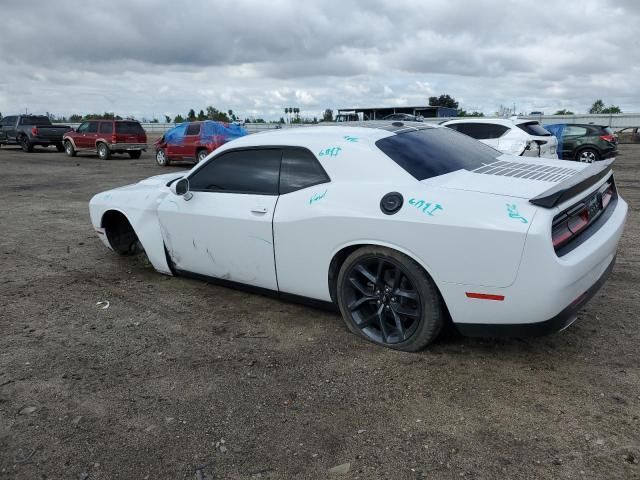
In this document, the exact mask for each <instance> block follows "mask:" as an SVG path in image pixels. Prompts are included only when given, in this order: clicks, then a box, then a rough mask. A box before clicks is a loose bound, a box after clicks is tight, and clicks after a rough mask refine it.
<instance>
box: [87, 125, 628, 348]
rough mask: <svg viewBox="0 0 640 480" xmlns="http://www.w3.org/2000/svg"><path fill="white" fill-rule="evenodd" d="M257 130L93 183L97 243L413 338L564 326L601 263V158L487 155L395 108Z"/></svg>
mask: <svg viewBox="0 0 640 480" xmlns="http://www.w3.org/2000/svg"><path fill="white" fill-rule="evenodd" d="M369 123H370V124H371V125H373V126H374V128H365V127H343V126H329V127H313V128H300V129H286V130H279V131H271V132H266V133H260V134H255V135H248V136H246V137H242V138H239V139H236V140H233V141H231V142H229V143H227V144H225V145H223V146H222V147H220V148H219V149H217V150H216V151H215V152H213V153H212V154H210V155H209V156H208V157H207V158H206V159H205V160H204V161H203V162H201V163H199V164H198V165H196V166H195V167H194V168H193V169H191V170H190V171H183V172H174V173H170V174H165V175H159V176H156V177H151V178H149V179H146V180H142V181H140V182H139V183H136V184H133V185H128V186H125V187H121V188H116V189H114V190H109V191H106V192H103V193H99V194H97V195H95V196H94V197H93V198H92V199H91V203H90V211H91V221H92V223H93V226H94V228H95V230H96V231H97V233H98V235H99V238H101V239H102V241H103V242H104V244H105V245H106V246H107V247H109V248H111V249H113V250H115V251H116V252H118V253H120V254H125V255H126V254H131V253H134V252H135V251H136V248H137V247H138V245H139V244H141V246H142V247H143V248H144V251H145V252H146V254H147V256H148V258H149V261H150V262H151V263H152V264H153V266H154V267H155V268H156V269H157V270H158V271H160V272H162V273H165V274H167V275H186V276H192V277H197V278H203V279H213V280H217V281H219V282H222V283H224V284H228V285H236V286H239V285H244V286H248V287H251V289H254V290H255V289H258V290H259V291H271V292H277V293H278V294H283V295H285V296H293V298H300V297H304V298H307V299H315V300H320V301H326V302H333V303H335V304H337V305H338V307H339V309H340V311H341V313H342V315H343V317H344V320H345V322H346V324H347V326H348V327H349V328H350V329H351V330H352V331H353V332H355V333H357V334H358V335H360V336H362V337H364V338H367V339H369V340H371V341H373V342H376V343H378V344H381V345H385V346H388V347H391V348H395V349H398V350H405V351H415V350H418V349H420V348H422V347H424V346H425V345H427V344H428V343H429V342H431V341H432V340H434V339H435V338H436V336H437V335H438V332H439V331H440V329H441V327H442V325H443V324H444V323H445V322H447V321H449V320H448V319H449V318H450V319H451V320H452V321H453V323H454V325H455V327H456V328H457V329H458V330H459V331H460V332H461V333H463V334H469V335H491V336H494V335H518V336H519V335H531V334H541V333H546V332H550V331H556V330H559V329H562V328H564V327H566V326H568V325H569V324H570V323H571V322H572V321H573V320H574V319H575V318H576V313H577V311H578V310H579V309H580V308H581V307H582V305H583V304H584V303H585V302H586V301H587V300H588V299H589V298H590V297H591V296H592V295H593V294H594V293H595V292H596V291H597V289H598V288H599V287H600V286H601V285H602V283H603V282H604V279H605V277H606V275H607V274H608V272H609V271H610V270H611V268H612V266H613V263H614V258H615V255H616V248H617V245H618V240H619V239H620V235H621V234H622V230H623V227H624V222H625V217H626V214H627V204H626V203H625V202H624V201H623V200H622V198H620V197H619V196H618V194H617V192H616V187H615V183H614V181H613V176H612V172H611V167H610V165H608V164H605V163H598V164H578V163H574V162H564V161H552V160H547V159H538V158H523V157H516V156H508V155H501V154H500V153H499V152H497V151H496V150H494V149H492V148H489V147H487V146H486V145H483V144H482V143H480V142H477V141H475V140H473V139H471V138H469V137H467V136H465V135H462V134H459V133H457V132H455V131H453V130H451V129H448V128H441V127H433V126H429V125H426V124H423V125H418V126H411V127H407V126H406V125H403V124H402V123H401V122H394V123H392V124H383V125H380V124H376V123H375V122H369Z"/></svg>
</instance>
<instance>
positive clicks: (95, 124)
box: [87, 122, 98, 133]
mask: <svg viewBox="0 0 640 480" xmlns="http://www.w3.org/2000/svg"><path fill="white" fill-rule="evenodd" d="M97 131H98V122H89V125H88V126H87V133H96V132H97Z"/></svg>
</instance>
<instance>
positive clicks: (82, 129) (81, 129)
mask: <svg viewBox="0 0 640 480" xmlns="http://www.w3.org/2000/svg"><path fill="white" fill-rule="evenodd" d="M87 128H89V122H84V123H81V124H80V126H79V127H78V133H87Z"/></svg>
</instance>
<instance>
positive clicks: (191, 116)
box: [187, 108, 196, 122]
mask: <svg viewBox="0 0 640 480" xmlns="http://www.w3.org/2000/svg"><path fill="white" fill-rule="evenodd" d="M195 119H196V111H195V110H194V109H193V108H192V109H190V110H189V113H187V120H189V121H190V122H193V121H194V120H195Z"/></svg>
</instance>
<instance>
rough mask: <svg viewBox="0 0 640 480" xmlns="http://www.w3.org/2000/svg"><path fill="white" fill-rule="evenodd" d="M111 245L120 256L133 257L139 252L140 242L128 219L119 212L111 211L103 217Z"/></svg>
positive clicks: (103, 223) (103, 225) (103, 226)
mask: <svg viewBox="0 0 640 480" xmlns="http://www.w3.org/2000/svg"><path fill="white" fill-rule="evenodd" d="M102 228H104V229H105V233H106V235H107V240H109V245H111V248H113V249H114V250H115V251H116V252H117V253H119V254H120V255H133V254H135V253H137V252H138V250H139V244H140V242H139V240H138V236H137V235H136V232H135V230H134V229H133V227H132V226H131V224H130V223H129V220H128V219H127V217H125V216H124V214H122V213H121V212H118V211H117V210H109V211H107V212H106V213H105V214H104V215H103V216H102Z"/></svg>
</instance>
